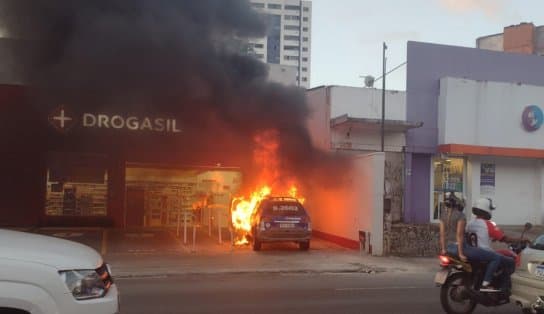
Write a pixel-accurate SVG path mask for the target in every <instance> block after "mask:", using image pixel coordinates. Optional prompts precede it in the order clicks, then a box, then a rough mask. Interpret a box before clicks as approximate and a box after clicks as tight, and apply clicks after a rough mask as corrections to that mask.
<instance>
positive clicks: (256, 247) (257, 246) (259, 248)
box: [252, 237, 261, 251]
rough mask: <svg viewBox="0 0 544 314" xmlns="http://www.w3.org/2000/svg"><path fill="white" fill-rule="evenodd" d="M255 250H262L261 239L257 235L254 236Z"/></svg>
mask: <svg viewBox="0 0 544 314" xmlns="http://www.w3.org/2000/svg"><path fill="white" fill-rule="evenodd" d="M252 246H253V251H259V250H261V241H259V239H257V237H253V245H252Z"/></svg>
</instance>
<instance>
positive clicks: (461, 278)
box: [440, 273, 476, 314]
mask: <svg viewBox="0 0 544 314" xmlns="http://www.w3.org/2000/svg"><path fill="white" fill-rule="evenodd" d="M467 289H470V282H469V280H468V277H467V276H466V274H464V273H458V274H453V275H452V276H450V277H449V278H448V280H446V282H445V283H444V285H442V287H441V289H440V303H441V304H442V308H443V309H444V311H445V312H446V313H448V314H469V313H472V311H474V308H475V307H476V302H475V301H474V300H471V299H470V298H469V296H468V295H467V293H466V290H467Z"/></svg>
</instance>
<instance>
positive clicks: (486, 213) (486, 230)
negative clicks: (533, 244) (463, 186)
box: [466, 198, 519, 290]
mask: <svg viewBox="0 0 544 314" xmlns="http://www.w3.org/2000/svg"><path fill="white" fill-rule="evenodd" d="M495 208H496V207H495V205H493V200H492V199H490V198H480V199H478V200H477V201H476V202H475V203H474V205H473V206H472V213H473V214H474V217H473V218H472V219H471V220H470V221H469V222H468V224H467V228H466V231H467V233H468V234H475V235H476V244H477V246H478V247H479V248H482V249H484V250H487V251H489V252H493V254H496V255H497V256H499V257H500V260H501V263H500V267H502V268H503V269H504V271H505V274H504V276H503V278H502V280H501V282H502V285H501V287H500V288H501V289H502V290H508V289H510V286H511V281H510V275H511V274H512V273H513V272H514V270H515V261H514V259H513V258H511V257H508V256H504V255H501V254H498V253H495V252H494V251H493V249H492V248H491V241H501V242H506V243H515V242H517V241H518V240H519V239H513V238H510V237H508V236H506V235H505V234H504V232H502V230H501V229H499V227H497V225H496V224H495V222H493V221H492V220H491V211H492V210H494V209H495ZM488 267H489V266H488ZM484 284H485V285H487V286H488V288H489V289H491V290H493V287H490V286H489V281H487V282H486V281H484ZM484 284H482V285H484Z"/></svg>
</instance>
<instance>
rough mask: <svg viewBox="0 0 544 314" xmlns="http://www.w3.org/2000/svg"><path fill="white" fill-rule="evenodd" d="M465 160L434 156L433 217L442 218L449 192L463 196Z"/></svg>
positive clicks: (435, 218)
mask: <svg viewBox="0 0 544 314" xmlns="http://www.w3.org/2000/svg"><path fill="white" fill-rule="evenodd" d="M464 171H465V162H464V159H463V158H433V173H434V176H433V181H434V184H433V186H434V188H433V207H432V211H433V212H432V219H434V220H437V219H440V215H441V213H442V212H443V211H444V210H445V208H444V198H445V194H446V193H447V192H453V193H455V195H456V196H458V197H462V196H463V188H464V184H463V183H464Z"/></svg>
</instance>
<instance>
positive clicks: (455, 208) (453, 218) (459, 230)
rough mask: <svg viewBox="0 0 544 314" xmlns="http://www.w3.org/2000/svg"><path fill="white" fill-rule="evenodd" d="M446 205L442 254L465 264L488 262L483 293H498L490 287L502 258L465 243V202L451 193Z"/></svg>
mask: <svg viewBox="0 0 544 314" xmlns="http://www.w3.org/2000/svg"><path fill="white" fill-rule="evenodd" d="M444 204H445V205H446V211H445V212H443V213H442V214H441V217H440V248H441V253H442V254H446V252H447V253H449V254H450V255H453V256H458V257H459V258H460V259H461V260H462V261H463V262H467V261H468V260H470V261H474V262H486V263H488V264H487V268H486V272H485V275H484V281H483V284H482V288H481V291H488V290H490V289H491V290H490V291H496V289H494V288H492V287H490V285H489V284H490V283H491V280H492V279H493V274H494V273H495V271H496V270H497V268H498V267H499V264H500V262H501V256H500V255H499V254H496V253H495V252H493V251H490V250H485V249H482V248H479V247H474V246H470V245H468V243H466V241H465V226H466V217H465V214H464V213H463V210H464V208H465V202H464V200H463V199H462V198H458V197H457V196H455V194H454V193H453V192H450V193H449V195H448V196H447V198H446V200H445V202H444Z"/></svg>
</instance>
